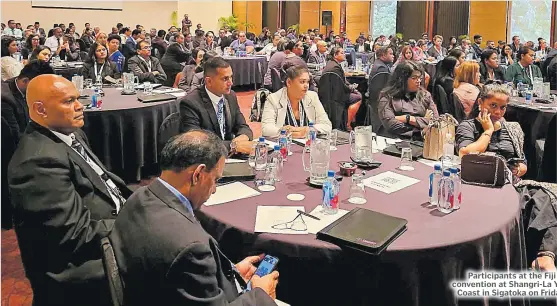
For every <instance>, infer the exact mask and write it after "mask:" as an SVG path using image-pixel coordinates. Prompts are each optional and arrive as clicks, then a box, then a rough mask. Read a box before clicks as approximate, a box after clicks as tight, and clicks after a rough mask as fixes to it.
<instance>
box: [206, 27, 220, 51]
mask: <svg viewBox="0 0 557 306" xmlns="http://www.w3.org/2000/svg"><path fill="white" fill-rule="evenodd" d="M217 48H218V45H217V42H216V41H215V33H213V31H207V33H206V34H205V50H207V51H216V50H217Z"/></svg>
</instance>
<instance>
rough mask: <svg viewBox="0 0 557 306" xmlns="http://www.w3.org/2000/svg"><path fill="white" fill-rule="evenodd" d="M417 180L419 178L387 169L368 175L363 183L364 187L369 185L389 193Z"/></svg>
mask: <svg viewBox="0 0 557 306" xmlns="http://www.w3.org/2000/svg"><path fill="white" fill-rule="evenodd" d="M419 181H420V180H418V179H415V178H413V177H408V176H406V175H402V174H398V173H394V172H391V171H387V172H383V173H379V174H377V175H374V176H372V177H368V178H367V179H365V180H363V183H364V185H365V186H366V187H369V188H371V189H375V190H379V191H381V192H384V193H387V194H391V193H393V192H395V191H399V190H401V189H403V188H406V187H408V186H411V185H414V184H416V183H417V182H419Z"/></svg>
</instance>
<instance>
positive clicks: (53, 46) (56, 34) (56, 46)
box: [44, 27, 64, 55]
mask: <svg viewBox="0 0 557 306" xmlns="http://www.w3.org/2000/svg"><path fill="white" fill-rule="evenodd" d="M52 33H53V35H52V36H50V37H49V38H47V39H46V41H45V42H44V45H45V46H47V47H49V48H50V50H51V51H52V53H54V54H56V55H59V54H60V51H62V47H63V44H64V43H63V41H62V36H64V34H63V33H62V29H60V28H59V27H56V28H54V29H53V30H52Z"/></svg>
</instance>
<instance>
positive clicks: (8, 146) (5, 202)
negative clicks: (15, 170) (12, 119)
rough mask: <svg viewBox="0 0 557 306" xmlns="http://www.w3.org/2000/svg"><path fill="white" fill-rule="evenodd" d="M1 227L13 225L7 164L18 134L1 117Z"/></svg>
mask: <svg viewBox="0 0 557 306" xmlns="http://www.w3.org/2000/svg"><path fill="white" fill-rule="evenodd" d="M1 130H2V165H3V167H2V228H3V229H6V230H7V229H11V228H12V227H13V220H12V215H13V206H12V200H11V196H10V188H9V185H8V164H9V163H10V160H11V159H12V156H13V154H14V152H15V149H16V148H17V142H18V139H17V138H18V135H12V130H11V129H10V126H9V125H8V121H7V120H6V119H5V118H4V117H2V129H1Z"/></svg>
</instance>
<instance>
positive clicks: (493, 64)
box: [480, 49, 505, 84]
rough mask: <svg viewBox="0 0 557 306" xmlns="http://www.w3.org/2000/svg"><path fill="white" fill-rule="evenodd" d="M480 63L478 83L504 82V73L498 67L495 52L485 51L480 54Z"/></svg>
mask: <svg viewBox="0 0 557 306" xmlns="http://www.w3.org/2000/svg"><path fill="white" fill-rule="evenodd" d="M481 59H482V61H481V62H480V74H481V77H480V83H482V84H485V83H486V82H487V81H495V80H499V81H503V82H504V81H505V73H504V72H503V70H502V69H501V67H499V58H498V56H497V51H495V50H489V49H486V50H484V52H482V57H481Z"/></svg>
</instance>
